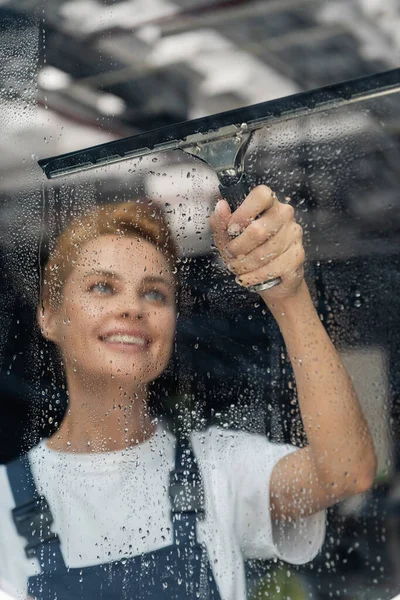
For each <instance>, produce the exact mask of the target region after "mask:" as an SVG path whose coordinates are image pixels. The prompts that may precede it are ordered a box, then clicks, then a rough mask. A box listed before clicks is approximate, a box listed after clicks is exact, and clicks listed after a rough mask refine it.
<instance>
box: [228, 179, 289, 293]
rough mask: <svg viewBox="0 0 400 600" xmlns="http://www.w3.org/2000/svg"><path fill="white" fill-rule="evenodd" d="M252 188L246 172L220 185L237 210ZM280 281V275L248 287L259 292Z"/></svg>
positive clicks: (230, 204)
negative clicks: (234, 179) (233, 180)
mask: <svg viewBox="0 0 400 600" xmlns="http://www.w3.org/2000/svg"><path fill="white" fill-rule="evenodd" d="M251 190H252V187H251V186H250V185H249V184H248V181H247V179H246V174H245V173H242V174H241V176H240V179H239V180H237V181H236V182H235V183H232V184H231V185H229V182H228V181H227V180H226V179H224V181H223V183H221V184H220V186H219V191H220V192H221V195H222V197H223V198H225V200H226V201H227V202H228V204H229V206H230V207H231V210H232V211H234V210H236V209H237V208H238V206H240V204H241V203H242V202H243V200H244V199H245V198H246V196H247V195H248V194H249V193H250V192H251ZM280 283H282V279H281V278H280V277H277V278H276V279H269V280H267V281H264V282H263V283H258V284H256V285H252V286H251V287H248V288H247V289H248V290H250V291H251V292H257V293H258V292H262V291H265V290H269V289H271V288H273V287H275V286H276V285H279V284H280Z"/></svg>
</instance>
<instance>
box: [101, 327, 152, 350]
mask: <svg viewBox="0 0 400 600" xmlns="http://www.w3.org/2000/svg"><path fill="white" fill-rule="evenodd" d="M99 338H100V340H101V341H102V342H106V343H108V344H113V345H115V344H118V345H123V346H137V347H141V348H145V347H147V346H148V345H149V344H150V342H151V339H150V338H149V336H148V335H147V334H145V333H144V332H142V331H137V330H118V331H116V330H113V331H109V332H107V333H104V334H102V335H100V336H99Z"/></svg>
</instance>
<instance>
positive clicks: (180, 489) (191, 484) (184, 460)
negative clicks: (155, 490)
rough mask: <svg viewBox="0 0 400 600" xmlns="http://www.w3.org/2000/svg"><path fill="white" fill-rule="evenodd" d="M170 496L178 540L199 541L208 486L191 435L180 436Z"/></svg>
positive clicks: (180, 541) (180, 542)
mask: <svg viewBox="0 0 400 600" xmlns="http://www.w3.org/2000/svg"><path fill="white" fill-rule="evenodd" d="M169 496H170V501H171V512H172V524H173V531H174V543H175V544H177V545H180V544H183V543H187V542H190V543H191V544H193V543H196V542H197V535H196V522H197V520H198V519H203V518H204V515H205V501H204V486H203V482H202V479H201V474H200V471H199V467H198V464H197V459H196V457H195V455H194V453H193V449H192V445H191V443H190V440H189V439H188V438H187V437H184V438H177V440H176V450H175V469H174V470H173V471H171V473H170V484H169Z"/></svg>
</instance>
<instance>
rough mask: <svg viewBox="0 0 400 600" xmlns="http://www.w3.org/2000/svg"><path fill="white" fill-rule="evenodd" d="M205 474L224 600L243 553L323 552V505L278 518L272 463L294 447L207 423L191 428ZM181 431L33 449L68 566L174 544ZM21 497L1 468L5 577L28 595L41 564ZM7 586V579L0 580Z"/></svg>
mask: <svg viewBox="0 0 400 600" xmlns="http://www.w3.org/2000/svg"><path fill="white" fill-rule="evenodd" d="M191 439H192V445H193V450H194V453H195V455H196V457H197V459H198V464H199V468H200V471H201V474H202V478H203V482H204V489H205V498H206V517H205V519H204V520H203V521H199V522H198V524H197V532H198V539H199V541H200V542H204V543H205V545H206V547H207V550H208V554H209V559H210V563H211V567H212V570H213V572H214V577H215V579H216V582H217V585H218V587H219V591H220V594H221V597H222V600H244V598H245V597H246V592H245V576H244V559H247V558H264V559H268V558H273V557H277V558H281V559H283V560H285V561H287V562H289V563H292V564H303V563H306V562H308V561H310V560H312V559H313V558H314V556H315V555H316V554H317V553H318V551H319V549H320V547H321V545H322V542H323V539H324V534H325V513H324V511H321V512H319V513H317V514H315V515H312V516H309V517H306V518H305V519H302V520H301V521H300V520H299V521H297V522H295V523H293V525H291V526H290V527H288V526H285V530H284V532H283V529H282V528H281V527H279V526H278V527H277V526H275V525H273V524H272V522H271V518H270V506H269V482H270V477H271V473H272V470H273V468H274V466H275V465H276V463H277V462H278V461H279V460H280V459H281V458H282V457H283V456H285V455H286V454H288V453H289V452H293V451H295V448H293V447H292V446H288V445H280V444H279V445H278V444H272V443H271V442H269V441H268V440H267V439H266V438H264V437H262V436H259V435H255V434H248V433H244V432H237V431H228V430H223V429H220V428H217V427H210V428H209V429H207V430H206V431H203V432H195V433H193V434H192V436H191ZM174 459H175V438H174V436H173V435H171V433H169V432H167V431H165V430H164V429H163V428H162V427H161V426H158V428H157V431H156V433H155V435H154V436H153V437H152V438H151V439H150V440H148V441H146V442H144V443H142V444H139V445H138V446H136V447H132V448H129V449H128V450H125V451H116V452H106V453H98V454H75V453H68V452H57V451H55V450H52V449H50V448H49V447H48V446H47V443H46V440H43V441H42V442H41V443H40V444H39V445H38V446H36V447H35V448H33V449H32V450H31V451H30V461H31V465H32V472H33V476H34V479H35V482H36V484H37V487H38V490H39V492H40V493H42V494H43V495H44V496H45V497H46V499H47V501H48V504H49V506H50V510H51V512H52V515H53V518H54V523H53V525H52V530H53V531H54V532H56V533H58V535H59V537H60V540H61V551H62V554H63V557H64V560H65V563H66V565H67V567H71V568H82V567H85V566H88V565H95V564H100V563H104V562H109V561H113V560H119V559H121V558H122V557H127V556H135V555H138V554H142V553H146V552H151V551H154V550H156V549H158V548H161V547H164V546H168V545H170V544H172V542H173V539H172V523H171V517H170V502H169V495H168V491H169V490H168V484H169V473H170V471H171V469H173V468H174ZM14 506H15V503H14V500H13V496H12V493H11V489H10V486H9V482H8V477H7V474H6V469H5V467H4V466H2V467H0V582H1V581H3V582H5V583H6V585H7V587H8V590H10V589H13V590H14V592H15V594H16V596H17V597H19V598H23V597H26V589H27V580H28V577H29V576H31V575H34V574H35V573H38V572H39V564H38V562H37V560H36V559H28V558H26V555H25V552H24V547H25V545H26V542H25V539H24V538H22V537H20V536H18V534H17V533H16V530H15V525H14V523H13V521H12V518H11V510H12V508H14ZM0 587H1V584H0Z"/></svg>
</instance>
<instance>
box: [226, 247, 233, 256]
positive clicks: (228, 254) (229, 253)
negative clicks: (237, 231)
mask: <svg viewBox="0 0 400 600" xmlns="http://www.w3.org/2000/svg"><path fill="white" fill-rule="evenodd" d="M225 254H226V255H227V257H228V258H233V254H232V252H229V250H228V248H225Z"/></svg>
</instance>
